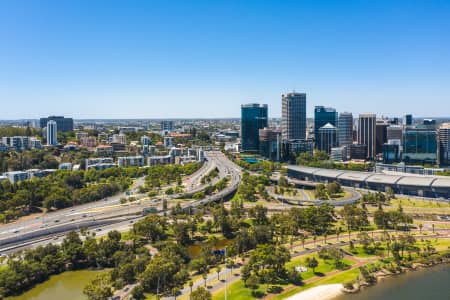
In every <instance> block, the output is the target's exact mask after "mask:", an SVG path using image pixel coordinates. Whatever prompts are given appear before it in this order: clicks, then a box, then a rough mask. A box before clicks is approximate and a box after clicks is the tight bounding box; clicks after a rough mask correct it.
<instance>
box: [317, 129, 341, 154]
mask: <svg viewBox="0 0 450 300" xmlns="http://www.w3.org/2000/svg"><path fill="white" fill-rule="evenodd" d="M337 132H338V130H337V128H336V127H335V126H333V125H331V124H330V123H327V124H326V125H325V126H322V127H320V128H319V141H320V143H319V144H317V148H318V149H319V150H321V151H325V152H326V153H328V154H330V153H331V148H334V147H337V146H338V135H337Z"/></svg>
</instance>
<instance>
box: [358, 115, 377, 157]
mask: <svg viewBox="0 0 450 300" xmlns="http://www.w3.org/2000/svg"><path fill="white" fill-rule="evenodd" d="M376 120H377V116H376V115H375V114H360V115H359V120H358V144H361V145H366V147H367V158H368V159H374V158H375V155H376Z"/></svg>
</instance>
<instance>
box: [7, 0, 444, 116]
mask: <svg viewBox="0 0 450 300" xmlns="http://www.w3.org/2000/svg"><path fill="white" fill-rule="evenodd" d="M294 89H295V90H296V91H301V92H306V93H307V94H308V96H307V101H308V115H310V116H311V115H312V112H313V107H314V105H326V106H332V107H335V108H336V109H337V110H338V111H352V112H354V113H355V114H358V113H361V112H369V111H370V112H376V113H377V114H380V115H381V114H383V115H389V116H394V115H402V114H403V113H405V112H410V113H413V114H414V115H416V116H450V1H448V0H447V1H427V0H423V1H414V0H408V1H381V0H377V1H373V0H367V1H318V0H311V1H300V0H297V1H262V0H259V1H211V0H210V1H186V0H185V1H169V0H165V1H150V0H149V1H112V0H107V1H106V0H105V1H100V0H88V1H82V0H77V1H75V0H74V1H67V0H55V1H44V0H40V1H33V0H27V1H1V2H0V102H1V109H0V119H17V118H37V117H40V116H43V115H48V114H63V115H67V116H73V117H74V118H170V117H211V118H213V117H238V116H239V115H240V104H241V103H248V102H261V103H267V104H269V114H270V115H271V116H274V117H278V116H280V106H281V104H280V102H281V94H282V93H284V92H288V91H292V90H294Z"/></svg>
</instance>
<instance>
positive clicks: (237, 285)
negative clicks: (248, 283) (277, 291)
mask: <svg viewBox="0 0 450 300" xmlns="http://www.w3.org/2000/svg"><path fill="white" fill-rule="evenodd" d="M277 286H281V287H282V288H286V287H287V285H277ZM227 290H228V294H227V297H228V299H232V300H248V299H258V298H255V297H254V296H253V295H252V291H251V290H250V289H249V288H246V287H245V286H244V282H243V281H242V280H238V281H236V282H234V283H232V284H231V285H229V286H228V289H227ZM256 293H258V294H260V295H262V294H265V293H266V285H265V284H262V285H259V287H258V289H257V290H256ZM222 299H225V290H224V289H221V290H220V291H219V292H217V293H216V294H214V295H213V300H222Z"/></svg>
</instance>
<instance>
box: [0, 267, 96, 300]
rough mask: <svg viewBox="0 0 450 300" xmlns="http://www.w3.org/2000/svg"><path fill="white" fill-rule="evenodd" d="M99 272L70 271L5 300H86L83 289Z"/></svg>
mask: <svg viewBox="0 0 450 300" xmlns="http://www.w3.org/2000/svg"><path fill="white" fill-rule="evenodd" d="M100 273H101V271H72V272H64V273H61V274H59V275H55V276H52V277H50V279H49V280H47V281H46V282H43V283H41V284H38V285H36V286H35V287H34V288H32V289H31V290H29V291H27V292H25V293H23V294H22V295H20V296H17V297H8V298H6V299H7V300H53V299H55V300H62V299H70V300H86V297H85V296H84V295H83V288H84V287H85V286H86V285H87V284H88V283H89V282H90V281H91V280H92V279H94V278H95V276H97V275H98V274H100Z"/></svg>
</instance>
